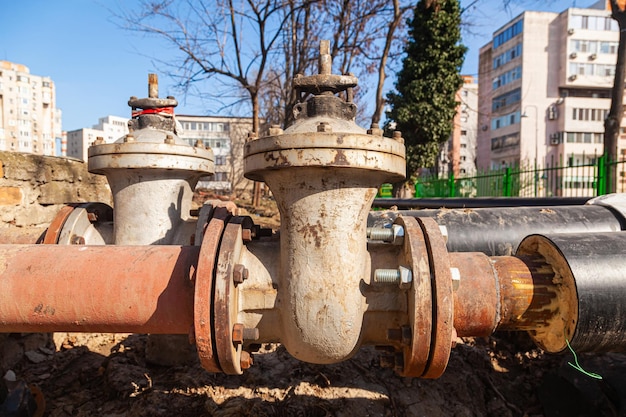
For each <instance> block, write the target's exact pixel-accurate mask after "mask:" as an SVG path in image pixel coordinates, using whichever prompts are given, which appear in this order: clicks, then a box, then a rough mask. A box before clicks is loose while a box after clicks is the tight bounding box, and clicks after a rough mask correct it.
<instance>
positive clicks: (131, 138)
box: [124, 133, 135, 142]
mask: <svg viewBox="0 0 626 417" xmlns="http://www.w3.org/2000/svg"><path fill="white" fill-rule="evenodd" d="M134 141H135V136H133V135H132V134H131V133H129V134H128V135H126V136H124V142H134Z"/></svg>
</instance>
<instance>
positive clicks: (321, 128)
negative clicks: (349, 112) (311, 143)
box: [317, 122, 333, 133]
mask: <svg viewBox="0 0 626 417" xmlns="http://www.w3.org/2000/svg"><path fill="white" fill-rule="evenodd" d="M317 131H318V132H326V133H332V131H333V128H332V127H330V124H329V123H328V122H320V123H319V124H318V125H317Z"/></svg>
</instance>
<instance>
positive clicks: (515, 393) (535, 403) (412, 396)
mask: <svg viewBox="0 0 626 417" xmlns="http://www.w3.org/2000/svg"><path fill="white" fill-rule="evenodd" d="M145 348H146V336H145V335H111V334H75V333H74V334H68V333H57V334H55V335H54V343H53V344H50V345H49V346H47V347H44V348H38V349H36V350H31V351H28V352H26V354H25V355H24V357H23V359H22V360H21V361H20V362H19V363H18V364H17V365H16V366H15V369H14V371H15V373H16V374H17V376H18V379H20V380H24V381H26V382H27V383H34V384H36V385H37V386H38V387H39V389H40V390H41V391H42V393H43V396H44V398H45V401H46V406H45V414H44V415H45V416H51V417H66V416H105V417H131V416H132V417H135V416H177V417H187V416H189V417H191V416H220V417H226V416H229V417H230V416H246V417H248V416H249V417H252V416H261V417H262V416H297V417H300V416H302V417H326V416H337V417H347V416H376V417H390V416H394V417H395V416H398V417H399V416H433V417H438V416H458V417H466V416H467V417H469V416H494V417H496V416H497V417H501V416H529V417H530V416H536V417H539V416H548V417H552V416H621V415H626V414H624V411H623V409H620V405H621V404H620V403H621V402H622V400H624V399H626V395H625V394H626V384H624V379H625V377H624V375H625V373H624V371H625V370H626V358H625V357H624V356H623V355H603V356H595V357H585V358H584V361H583V362H581V363H583V366H586V367H588V368H589V369H590V370H593V371H595V372H599V373H600V374H602V375H603V376H604V378H605V379H604V380H602V381H598V382H596V381H595V380H592V379H590V378H588V377H586V376H584V375H582V374H581V373H579V372H578V371H575V370H573V368H571V367H570V366H568V365H567V363H566V362H567V361H568V360H570V361H571V360H572V357H571V355H546V354H544V353H542V352H541V351H540V350H537V349H536V348H534V347H533V346H532V343H531V342H530V341H529V339H528V338H527V337H525V335H523V334H518V335H512V334H503V335H496V336H495V337H491V338H489V339H464V341H463V343H459V344H458V345H457V347H456V348H454V349H453V351H452V355H451V357H450V363H449V365H448V369H447V370H446V372H445V373H444V375H443V376H442V377H441V378H440V379H437V380H423V379H410V378H402V377H398V376H397V375H395V374H394V373H393V371H392V370H390V369H385V368H381V367H380V366H379V363H378V352H376V351H375V350H374V349H373V348H369V347H368V348H364V349H361V351H359V352H358V354H357V355H356V356H355V357H354V358H352V359H351V360H349V361H347V362H344V363H340V364H336V365H326V366H321V365H311V364H306V363H302V362H299V361H296V360H295V359H293V358H291V357H290V356H289V354H288V353H287V352H286V351H285V350H284V349H283V348H282V347H281V346H280V345H266V346H264V347H263V348H262V349H261V351H260V352H259V353H257V354H256V355H255V356H254V362H255V363H254V365H253V366H252V367H251V368H250V369H248V370H247V371H245V372H244V374H243V375H241V376H225V375H219V374H210V373H207V372H205V371H204V370H203V369H202V368H201V367H200V365H199V364H198V363H197V362H195V361H194V362H192V363H190V364H187V365H183V366H176V367H162V366H157V365H151V364H149V363H147V362H146V360H145V355H144V350H145ZM620 391H621V392H620Z"/></svg>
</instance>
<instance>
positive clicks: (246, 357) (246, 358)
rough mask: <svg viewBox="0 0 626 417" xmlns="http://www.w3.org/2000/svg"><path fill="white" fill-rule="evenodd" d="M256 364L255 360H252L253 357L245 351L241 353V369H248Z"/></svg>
mask: <svg viewBox="0 0 626 417" xmlns="http://www.w3.org/2000/svg"><path fill="white" fill-rule="evenodd" d="M253 364H254V360H253V359H252V355H250V354H249V353H248V352H246V351H245V350H242V351H241V358H240V359H239V365H240V366H241V369H248V368H250V367H251V366H252V365H253Z"/></svg>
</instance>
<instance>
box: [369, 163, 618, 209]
mask: <svg viewBox="0 0 626 417" xmlns="http://www.w3.org/2000/svg"><path fill="white" fill-rule="evenodd" d="M613 169H614V170H615V171H616V175H615V178H616V181H617V184H616V187H615V188H616V191H617V192H626V159H625V158H624V157H622V158H621V159H619V160H617V161H608V160H607V158H606V157H605V156H604V155H600V156H596V155H592V156H588V155H585V154H584V153H583V154H579V155H571V156H569V157H565V158H563V157H562V156H561V157H559V158H557V159H556V160H555V158H552V159H551V160H550V162H549V163H547V164H546V165H545V166H543V167H540V166H537V164H536V163H534V164H528V165H526V166H512V167H503V168H501V169H496V170H490V171H486V172H480V173H477V174H476V175H473V176H462V177H458V178H457V177H455V176H454V174H450V175H449V176H447V177H444V178H441V177H437V176H430V177H428V176H427V177H421V178H418V179H417V181H416V183H415V194H414V196H415V198H435V197H437V198H445V197H594V196H598V195H603V194H607V192H608V190H610V189H611V186H610V185H611V184H610V178H611V176H610V175H609V173H610V172H611V170H613ZM377 197H379V198H390V197H393V196H392V186H391V185H390V184H383V185H382V186H381V187H380V189H379V192H378V196H377Z"/></svg>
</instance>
